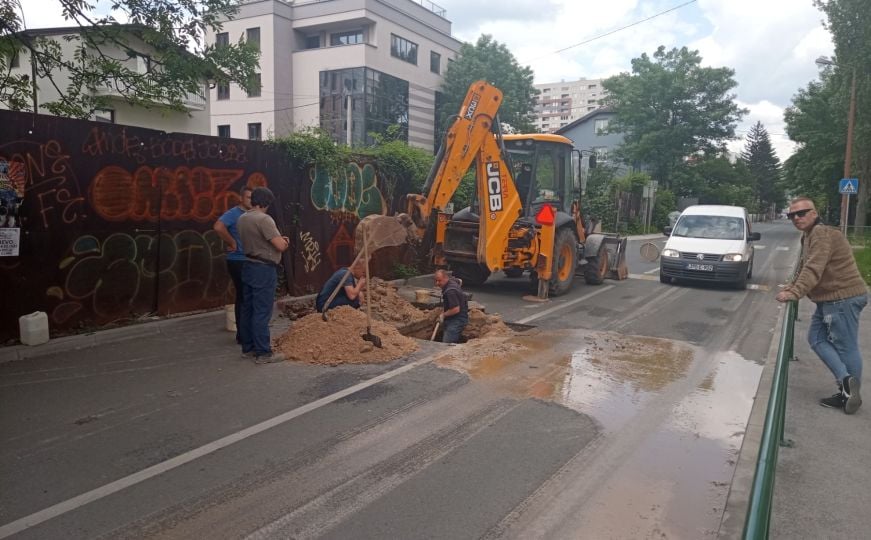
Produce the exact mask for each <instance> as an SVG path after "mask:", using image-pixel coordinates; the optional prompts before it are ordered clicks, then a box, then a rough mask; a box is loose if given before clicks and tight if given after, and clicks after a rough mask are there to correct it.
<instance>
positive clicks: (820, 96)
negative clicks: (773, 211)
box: [783, 68, 849, 223]
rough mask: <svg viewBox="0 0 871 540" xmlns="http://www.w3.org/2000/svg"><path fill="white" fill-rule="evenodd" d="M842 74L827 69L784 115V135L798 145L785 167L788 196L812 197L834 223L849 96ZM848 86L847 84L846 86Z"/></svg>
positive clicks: (841, 170) (796, 98) (837, 206)
mask: <svg viewBox="0 0 871 540" xmlns="http://www.w3.org/2000/svg"><path fill="white" fill-rule="evenodd" d="M842 78H843V73H835V72H834V70H832V69H831V68H827V69H826V70H824V71H823V73H822V74H821V78H820V81H811V82H810V83H809V84H808V86H807V88H802V89H799V91H798V93H797V94H796V95H795V96H793V98H792V105H791V106H790V107H787V109H786V111H785V112H784V115H783V116H784V120H785V122H786V133H787V134H788V135H789V138H790V139H792V140H793V141H795V142H796V143H797V147H796V150H795V153H793V155H792V156H790V157H789V159H787V160H786V163H785V165H784V183H785V185H786V186H788V189H789V191H790V193H789V195H790V196H799V195H802V196H806V197H811V198H813V199H814V201H815V202H816V204H817V206H818V208H819V209H820V210H821V214H822V215H824V216H825V217H826V218H827V220H828V221H830V222H832V223H834V221H835V220H834V219H832V218H837V217H838V215H839V212H838V208H839V206H840V196H839V195H838V180H839V179H840V178H841V176H842V175H843V172H844V150H845V148H846V138H845V134H846V132H847V117H846V114H845V113H844V111H846V110H847V106H848V101H847V100H848V99H849V98H848V96H846V95H845V92H844V81H843V80H839V79H842ZM848 84H849V83H848Z"/></svg>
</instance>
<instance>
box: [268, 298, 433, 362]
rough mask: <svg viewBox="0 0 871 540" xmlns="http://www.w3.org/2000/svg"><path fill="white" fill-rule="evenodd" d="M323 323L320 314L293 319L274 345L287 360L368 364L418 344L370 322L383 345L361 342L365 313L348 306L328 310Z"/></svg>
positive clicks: (402, 353)
mask: <svg viewBox="0 0 871 540" xmlns="http://www.w3.org/2000/svg"><path fill="white" fill-rule="evenodd" d="M328 319H329V320H328V321H326V322H324V321H323V319H322V318H321V315H320V313H313V314H310V315H307V316H305V317H302V318H301V319H298V320H297V321H295V322H294V323H293V324H292V325H291V326H290V329H288V331H287V332H286V333H285V334H283V335H282V336H281V337H279V338H278V339H277V340H276V346H277V347H278V349H279V350H280V351H281V352H282V353H284V355H285V356H286V357H287V358H288V359H290V360H296V361H300V362H309V363H312V364H324V365H331V366H333V365H338V364H371V363H380V362H389V361H391V360H395V359H397V358H400V357H403V356H406V355H408V354H411V353H412V352H414V351H416V350H417V343H416V342H415V341H414V340H413V339H411V338H407V337H405V336H403V335H402V334H400V333H399V331H397V330H396V328H394V327H393V326H391V325H389V324H387V323H385V322H382V321H378V320H373V321H372V333H373V334H374V335H376V336H378V337H379V338H381V343H382V348H380V349H379V348H378V347H374V346H373V345H372V344H371V343H369V342H368V341H364V340H363V338H362V335H363V334H364V333H365V332H366V314H365V313H364V312H363V311H361V310H356V309H354V308H352V307H348V306H340V307H337V308H335V309H332V310H330V311H329V313H328Z"/></svg>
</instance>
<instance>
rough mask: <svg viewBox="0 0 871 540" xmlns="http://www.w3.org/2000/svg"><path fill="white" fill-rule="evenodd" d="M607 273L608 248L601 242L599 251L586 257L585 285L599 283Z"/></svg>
mask: <svg viewBox="0 0 871 540" xmlns="http://www.w3.org/2000/svg"><path fill="white" fill-rule="evenodd" d="M607 275H608V250H607V249H606V248H605V245H604V244H602V245H601V246H600V247H599V252H598V253H596V254H595V255H593V256H592V257H587V264H585V265H584V281H586V282H587V285H601V284H602V282H603V281H605V276H607Z"/></svg>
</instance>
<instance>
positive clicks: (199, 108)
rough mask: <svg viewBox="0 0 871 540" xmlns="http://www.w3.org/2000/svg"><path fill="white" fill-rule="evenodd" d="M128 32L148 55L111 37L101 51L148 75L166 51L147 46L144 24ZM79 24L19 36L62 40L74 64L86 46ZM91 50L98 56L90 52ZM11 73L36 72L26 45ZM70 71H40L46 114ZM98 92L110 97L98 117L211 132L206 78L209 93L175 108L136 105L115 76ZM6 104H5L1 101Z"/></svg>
mask: <svg viewBox="0 0 871 540" xmlns="http://www.w3.org/2000/svg"><path fill="white" fill-rule="evenodd" d="M117 28H119V29H121V30H122V31H123V32H124V33H125V40H126V41H127V43H129V44H131V45H133V46H135V47H136V50H137V51H140V52H141V53H142V54H131V53H130V51H129V49H127V48H126V47H123V46H122V44H121V43H118V42H115V41H110V40H107V41H106V42H104V43H101V44H100V46H99V49H100V50H99V54H101V55H103V56H105V57H107V58H111V59H113V60H115V61H116V62H119V63H120V64H122V65H124V66H125V67H127V68H128V69H130V70H131V71H135V72H137V73H141V74H146V73H149V72H150V70H151V69H153V62H152V61H153V59H159V58H160V53H159V52H158V51H155V50H154V49H153V48H152V47H151V46H150V45H147V44H145V42H143V41H142V40H140V39H139V38H138V37H137V35H138V32H139V30H140V28H141V27H138V26H136V25H132V24H130V25H117ZM81 32H82V29H81V28H80V27H78V26H73V27H63V28H40V29H31V30H25V31H23V32H21V33H20V34H19V35H21V36H22V37H27V38H28V39H31V40H33V39H35V38H44V39H48V40H51V41H54V42H55V43H57V44H58V46H59V47H60V49H61V52H62V54H63V58H64V59H65V60H66V61H69V62H73V61H75V58H76V51H77V50H78V49H79V48H80V47H81V45H82V38H81V35H80V33H81ZM90 54H96V52H95V51H93V50H92V51H90ZM9 66H10V68H9V69H10V72H11V73H14V74H24V75H27V76H30V75H31V73H32V72H33V68H32V66H31V58H30V51H29V50H27V49H23V50H21V51H19V52H18V53H17V54H16V55H15V56H13V57H12V58H10V61H9ZM70 79H71V77H70V74H69V72H68V71H67V70H65V68H63V67H62V66H61V67H58V68H57V70H56V71H53V72H52V74H51V80H49V78H48V77H45V76H42V75H38V76H37V79H36V96H35V99H36V102H37V110H38V112H40V113H42V114H50V113H49V111H48V110H46V109H45V104H46V103H51V102H54V101H58V100H59V99H60V95H61V94H60V93H61V92H62V91H64V90H65V89H66V88H67V85H68V84H69V82H70ZM90 91H91V92H93V93H94V95H99V96H103V97H105V98H107V99H106V101H107V105H106V107H105V108H103V109H100V110H98V111H95V112H94V115H93V117H92V120H97V121H101V122H110V123H115V124H123V125H127V126H137V127H143V128H149V129H159V130H163V131H166V132H178V133H195V134H199V135H208V134H209V130H210V124H209V102H208V100H207V99H206V97H207V92H206V82H205V81H203V91H202V92H201V93H198V94H187V96H186V98H185V99H184V102H183V107H184V110H181V111H179V110H175V109H170V108H169V107H165V106H161V105H160V104H155V105H154V106H150V107H143V106H136V105H131V104H129V103H127V101H125V99H124V97H123V96H122V93H121V91H120V90H119V89H118V87H117V86H116V84H115V82H114V81H113V80H106V81H105V82H104V83H103V84H102V85H100V86H97V87H96V88H93V89H91V90H90ZM0 107H4V108H5V106H4V105H2V104H0Z"/></svg>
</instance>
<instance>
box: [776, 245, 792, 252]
mask: <svg viewBox="0 0 871 540" xmlns="http://www.w3.org/2000/svg"><path fill="white" fill-rule="evenodd" d="M777 251H789V246H777Z"/></svg>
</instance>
